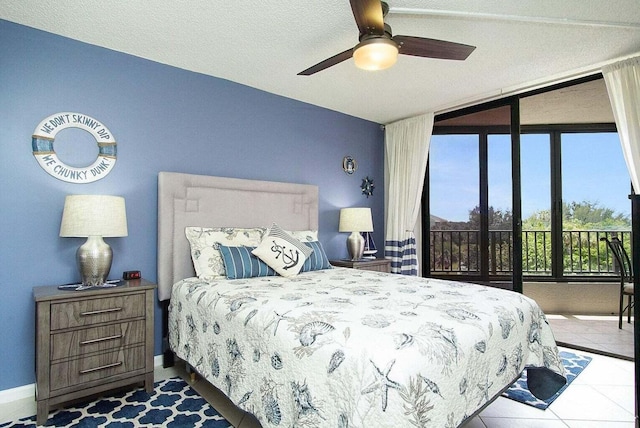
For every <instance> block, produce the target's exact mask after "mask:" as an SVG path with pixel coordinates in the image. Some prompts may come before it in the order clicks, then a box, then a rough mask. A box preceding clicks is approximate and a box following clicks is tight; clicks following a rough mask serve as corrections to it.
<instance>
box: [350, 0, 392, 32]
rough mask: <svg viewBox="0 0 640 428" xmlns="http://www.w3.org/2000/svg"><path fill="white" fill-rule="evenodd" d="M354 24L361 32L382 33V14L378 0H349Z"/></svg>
mask: <svg viewBox="0 0 640 428" xmlns="http://www.w3.org/2000/svg"><path fill="white" fill-rule="evenodd" d="M350 1H351V10H352V11H353V17H354V18H355V19H356V25H358V30H360V35H363V34H375V35H382V34H384V16H383V14H382V3H381V2H380V0H350Z"/></svg>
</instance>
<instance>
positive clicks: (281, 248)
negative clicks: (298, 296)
mask: <svg viewBox="0 0 640 428" xmlns="http://www.w3.org/2000/svg"><path fill="white" fill-rule="evenodd" d="M312 252H313V250H312V249H311V247H308V246H306V245H305V244H303V243H302V242H300V241H299V240H298V239H296V238H294V237H293V236H291V235H289V234H288V233H287V232H285V231H284V230H282V229H280V227H278V225H277V224H275V223H274V224H273V225H272V226H271V229H270V231H269V235H267V236H266V237H265V238H264V239H263V240H262V242H261V243H260V245H258V247H257V248H256V249H254V250H253V251H252V253H253V254H254V255H256V256H258V257H259V258H260V260H262V261H263V262H265V263H266V264H267V265H269V267H271V269H273V270H275V271H276V272H278V273H279V274H280V275H282V276H286V277H292V276H296V275H297V274H298V273H299V272H300V269H302V265H304V262H305V260H306V259H307V257H309V256H310V255H311V253H312Z"/></svg>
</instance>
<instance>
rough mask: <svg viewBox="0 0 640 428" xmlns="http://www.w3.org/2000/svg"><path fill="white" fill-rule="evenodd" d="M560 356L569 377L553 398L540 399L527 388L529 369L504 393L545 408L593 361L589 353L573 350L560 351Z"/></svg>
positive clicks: (539, 407)
mask: <svg viewBox="0 0 640 428" xmlns="http://www.w3.org/2000/svg"><path fill="white" fill-rule="evenodd" d="M560 358H561V359H562V365H563V366H564V368H565V370H566V373H565V376H566V377H567V383H566V384H565V385H564V386H563V387H562V388H560V390H559V391H558V392H556V393H555V394H554V395H553V396H552V397H551V398H548V399H546V400H540V399H538V398H536V397H534V396H533V394H531V393H530V392H529V390H528V389H527V371H526V370H525V371H524V372H523V373H522V376H520V379H518V380H517V381H516V382H515V383H514V384H513V385H511V387H510V388H509V389H507V390H506V391H505V392H504V393H503V394H502V395H503V396H504V397H507V398H510V399H512V400H515V401H519V402H521V403H524V404H528V405H529V406H533V407H536V408H538V409H542V410H545V409H546V408H547V407H549V405H550V404H551V403H553V402H554V400H555V399H556V398H558V397H559V396H560V394H562V392H563V391H564V390H565V389H567V387H568V386H569V385H570V384H571V382H573V380H574V379H575V378H576V377H578V375H579V374H580V373H581V372H582V370H584V368H585V367H587V365H588V364H589V363H590V362H591V357H589V356H587V355H580V354H574V353H573V352H568V351H560Z"/></svg>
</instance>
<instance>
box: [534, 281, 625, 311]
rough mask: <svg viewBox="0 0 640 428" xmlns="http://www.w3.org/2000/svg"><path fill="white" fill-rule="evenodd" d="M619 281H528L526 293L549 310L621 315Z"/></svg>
mask: <svg viewBox="0 0 640 428" xmlns="http://www.w3.org/2000/svg"><path fill="white" fill-rule="evenodd" d="M619 290H620V284H619V283H612V282H608V283H591V282H589V283H559V282H525V283H524V294H525V296H528V297H531V298H532V299H534V300H535V301H536V302H538V305H540V307H541V308H542V310H543V311H544V312H545V314H557V313H562V314H582V315H611V314H614V315H617V313H618V304H619Z"/></svg>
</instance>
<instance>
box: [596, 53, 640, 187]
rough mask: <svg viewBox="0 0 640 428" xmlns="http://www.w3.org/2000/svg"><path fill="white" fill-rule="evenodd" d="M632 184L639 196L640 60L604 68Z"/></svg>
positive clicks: (637, 58) (631, 60) (605, 79)
mask: <svg viewBox="0 0 640 428" xmlns="http://www.w3.org/2000/svg"><path fill="white" fill-rule="evenodd" d="M602 74H603V76H604V81H605V83H606V84H607V92H608V93H609V100H610V101H611V108H612V109H613V117H614V118H615V120H616V126H617V128H618V135H619V136H620V143H621V144H622V152H623V154H624V159H625V162H626V163H627V169H628V170H629V175H630V176H631V183H632V185H633V190H634V192H635V193H636V194H638V193H640V57H636V58H632V59H629V60H626V61H621V62H617V63H615V64H611V65H608V66H606V67H603V68H602Z"/></svg>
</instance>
